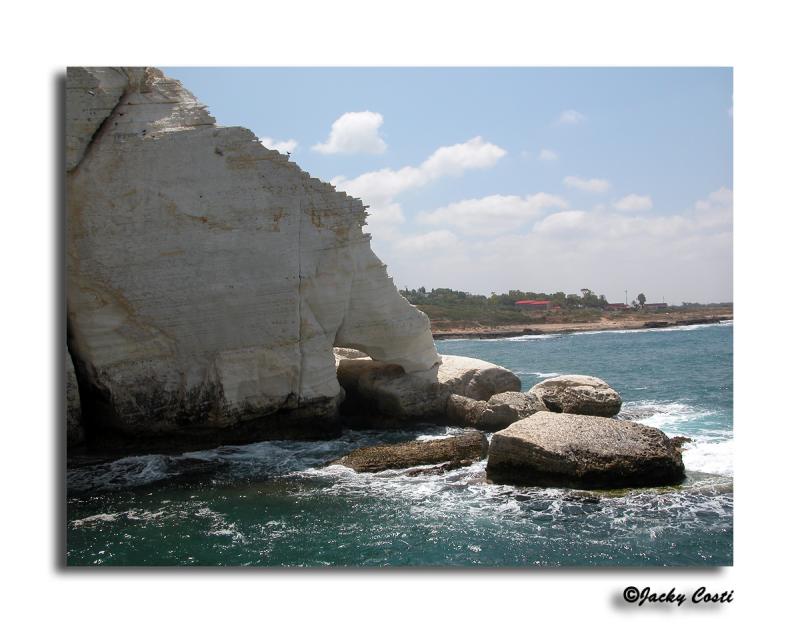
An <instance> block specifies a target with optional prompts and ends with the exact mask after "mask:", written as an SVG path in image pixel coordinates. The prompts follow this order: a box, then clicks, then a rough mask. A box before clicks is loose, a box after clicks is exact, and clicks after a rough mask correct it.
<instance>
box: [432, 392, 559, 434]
mask: <svg viewBox="0 0 800 633" xmlns="http://www.w3.org/2000/svg"><path fill="white" fill-rule="evenodd" d="M546 410H547V408H546V407H545V406H544V403H543V402H542V401H541V399H540V398H539V397H538V396H536V395H534V394H531V393H519V392H514V391H507V392H504V393H498V394H495V395H493V396H492V397H491V398H489V400H488V401H483V400H474V399H472V398H467V397H466V396H459V395H456V394H452V395H451V396H450V397H449V398H448V399H447V419H448V420H450V422H452V423H453V424H455V425H457V426H469V427H474V428H476V429H481V430H482V431H499V430H501V429H504V428H506V427H507V426H508V425H509V424H511V423H513V422H516V421H517V420H521V419H522V418H527V417H528V416H531V415H533V414H534V413H536V412H538V411H546Z"/></svg>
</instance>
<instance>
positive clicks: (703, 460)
mask: <svg viewBox="0 0 800 633" xmlns="http://www.w3.org/2000/svg"><path fill="white" fill-rule="evenodd" d="M684 449H685V450H684V452H683V463H684V465H685V466H686V470H691V471H697V472H701V473H713V474H716V475H725V476H728V477H732V476H733V440H732V439H728V440H722V441H709V440H705V439H701V438H698V439H696V440H694V441H693V442H691V443H690V444H686V445H685V446H684Z"/></svg>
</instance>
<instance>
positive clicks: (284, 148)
mask: <svg viewBox="0 0 800 633" xmlns="http://www.w3.org/2000/svg"><path fill="white" fill-rule="evenodd" d="M258 140H259V141H260V142H261V144H262V145H263V146H264V147H267V148H269V149H275V150H278V151H279V152H280V153H281V154H289V153H291V152H293V151H294V150H295V149H297V141H295V140H294V139H293V138H290V139H287V140H285V141H276V140H275V139H273V138H270V137H269V136H265V137H264V138H260V139H258Z"/></svg>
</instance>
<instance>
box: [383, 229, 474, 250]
mask: <svg viewBox="0 0 800 633" xmlns="http://www.w3.org/2000/svg"><path fill="white" fill-rule="evenodd" d="M457 244H458V238H457V237H456V236H455V235H454V234H453V233H451V232H450V231H446V230H442V231H431V232H429V233H422V234H419V235H411V236H409V237H405V238H402V239H399V240H397V241H396V243H395V246H396V248H397V250H398V251H400V252H404V253H409V254H413V253H424V252H430V251H443V250H445V249H449V248H453V247H454V246H456V245H457Z"/></svg>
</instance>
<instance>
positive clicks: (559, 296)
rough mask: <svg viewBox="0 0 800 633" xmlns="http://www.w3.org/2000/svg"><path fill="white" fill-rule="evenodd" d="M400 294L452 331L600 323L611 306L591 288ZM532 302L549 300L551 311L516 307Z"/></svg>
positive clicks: (442, 290) (439, 290)
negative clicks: (572, 291) (488, 293)
mask: <svg viewBox="0 0 800 633" xmlns="http://www.w3.org/2000/svg"><path fill="white" fill-rule="evenodd" d="M400 294H401V295H403V296H404V297H405V298H406V299H408V301H409V302H410V303H412V304H414V305H415V306H417V307H418V308H419V309H420V310H422V311H423V312H424V313H425V314H427V315H428V317H429V318H430V320H431V322H432V323H434V324H439V325H443V324H445V323H446V324H447V325H448V326H451V327H475V326H479V327H486V326H497V325H535V324H537V323H585V322H592V321H598V320H600V318H601V314H602V308H603V307H604V306H606V305H608V301H606V298H605V296H604V295H600V296H597V295H596V294H595V293H594V292H592V291H591V290H589V289H588V288H583V289H582V290H581V294H580V295H576V294H565V293H563V292H555V293H552V294H547V293H544V292H523V291H521V290H509V291H508V292H505V293H502V294H496V293H492V295H491V296H490V297H485V296H483V295H474V294H470V293H468V292H464V291H461V290H452V289H451V288H432V289H431V290H427V289H426V288H425V287H422V288H418V289H416V290H409V289H408V288H405V289H404V290H401V291H400ZM529 299H539V300H543V299H547V300H549V301H550V302H551V304H550V308H551V310H550V311H531V310H524V309H521V308H519V307H517V306H516V305H515V303H516V302H517V301H522V300H529ZM553 308H556V310H553Z"/></svg>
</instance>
